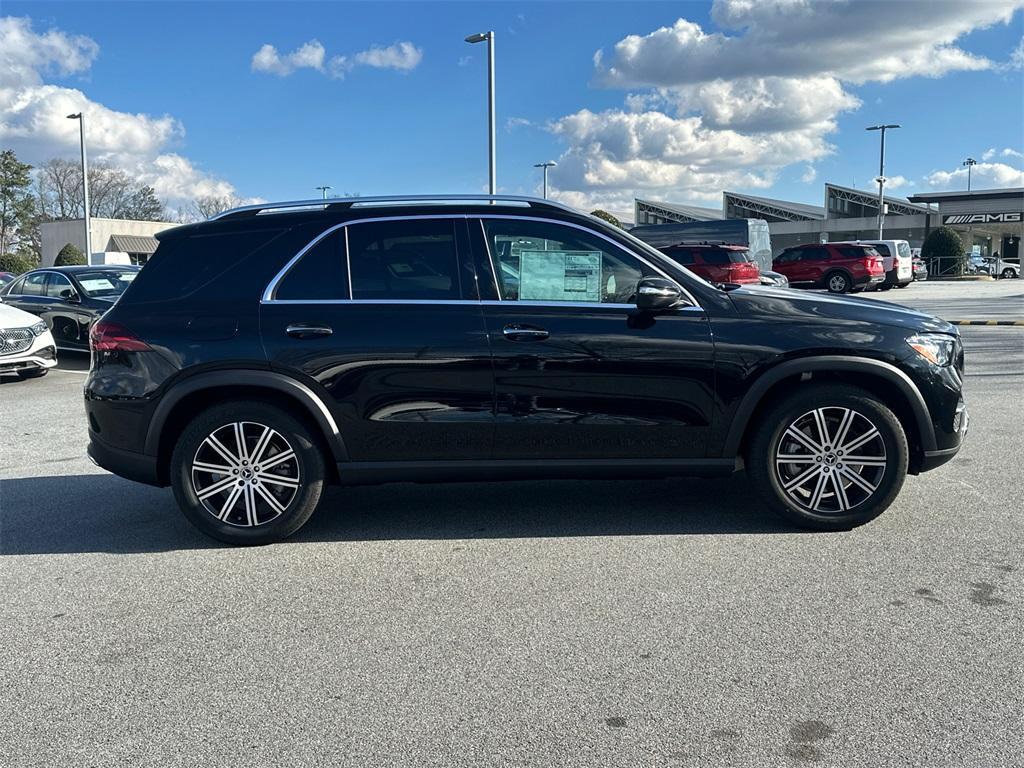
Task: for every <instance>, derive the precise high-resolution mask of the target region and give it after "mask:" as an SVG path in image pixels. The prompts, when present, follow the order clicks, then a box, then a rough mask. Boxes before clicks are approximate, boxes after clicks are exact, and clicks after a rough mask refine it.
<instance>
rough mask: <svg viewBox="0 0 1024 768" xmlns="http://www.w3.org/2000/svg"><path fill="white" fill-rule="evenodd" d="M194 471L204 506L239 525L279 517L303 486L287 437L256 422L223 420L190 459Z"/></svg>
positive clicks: (197, 489) (194, 487)
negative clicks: (222, 423) (227, 422)
mask: <svg viewBox="0 0 1024 768" xmlns="http://www.w3.org/2000/svg"><path fill="white" fill-rule="evenodd" d="M191 475H192V488H193V490H194V491H195V494H196V497H197V498H198V499H199V502H200V503H201V504H202V505H203V507H204V508H205V509H206V511H207V512H209V513H210V514H211V515H213V516H214V517H215V518H217V519H218V520H220V521H221V522H224V523H227V524H229V525H235V526H240V527H255V526H258V525H265V524H266V523H269V522H271V521H272V520H275V519H276V518H277V517H279V516H280V515H281V514H283V513H284V511H285V510H286V509H287V508H288V505H289V504H291V502H292V500H293V499H294V498H295V495H296V494H297V493H298V491H299V487H300V485H301V482H300V481H301V477H300V474H299V464H298V457H297V456H296V455H295V450H294V449H293V448H292V446H291V445H290V444H289V442H288V441H287V440H286V439H285V437H284V436H283V435H282V434H281V433H280V432H278V431H276V430H274V429H271V428H270V427H268V426H266V425H265V424H259V423H257V422H252V421H238V422H234V423H232V424H225V425H224V426H222V427H219V428H217V429H215V430H214V431H213V432H212V433H211V434H209V435H208V436H207V437H206V439H205V440H203V442H202V443H200V445H199V449H198V450H197V451H196V454H195V456H194V457H193V459H192V466H191Z"/></svg>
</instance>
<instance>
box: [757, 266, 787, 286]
mask: <svg viewBox="0 0 1024 768" xmlns="http://www.w3.org/2000/svg"><path fill="white" fill-rule="evenodd" d="M761 285H768V286H771V287H772V288H789V278H788V277H786V276H785V275H784V274H782V273H781V272H773V271H772V270H770V269H769V270H764V269H762V270H761Z"/></svg>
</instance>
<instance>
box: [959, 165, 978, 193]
mask: <svg viewBox="0 0 1024 768" xmlns="http://www.w3.org/2000/svg"><path fill="white" fill-rule="evenodd" d="M963 164H964V165H966V166H967V191H968V192H970V191H971V168H972V167H973V166H975V165H977V164H978V161H977V160H975V159H974V158H973V157H968V158H967V159H966V160H964V162H963Z"/></svg>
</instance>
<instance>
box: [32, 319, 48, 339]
mask: <svg viewBox="0 0 1024 768" xmlns="http://www.w3.org/2000/svg"><path fill="white" fill-rule="evenodd" d="M29 330H30V331H32V335H33V336H42V335H43V334H44V333H46V323H44V322H43V321H42V320H40V321H39V322H38V323H36V324H35V325H31V326H29Z"/></svg>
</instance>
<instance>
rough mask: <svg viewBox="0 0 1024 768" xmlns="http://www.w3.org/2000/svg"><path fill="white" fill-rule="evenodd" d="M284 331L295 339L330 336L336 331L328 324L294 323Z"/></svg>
mask: <svg viewBox="0 0 1024 768" xmlns="http://www.w3.org/2000/svg"><path fill="white" fill-rule="evenodd" d="M284 332H285V333H287V334H288V335H289V336H291V337H292V338H295V339H315V338H318V337H320V336H330V335H331V334H332V333H334V329H333V328H331V327H330V326H327V325H306V324H305V323H293V324H292V325H289V326H288V327H287V328H285V329H284Z"/></svg>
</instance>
